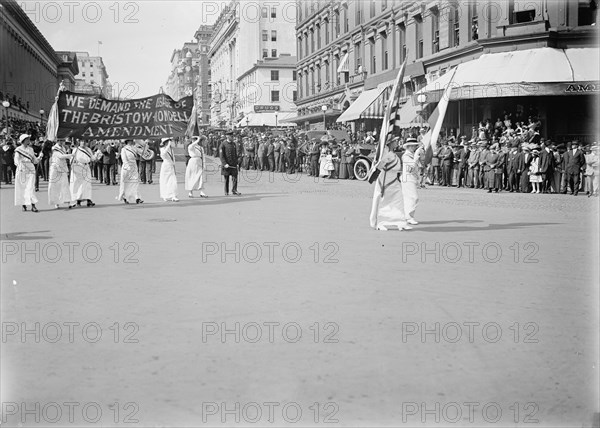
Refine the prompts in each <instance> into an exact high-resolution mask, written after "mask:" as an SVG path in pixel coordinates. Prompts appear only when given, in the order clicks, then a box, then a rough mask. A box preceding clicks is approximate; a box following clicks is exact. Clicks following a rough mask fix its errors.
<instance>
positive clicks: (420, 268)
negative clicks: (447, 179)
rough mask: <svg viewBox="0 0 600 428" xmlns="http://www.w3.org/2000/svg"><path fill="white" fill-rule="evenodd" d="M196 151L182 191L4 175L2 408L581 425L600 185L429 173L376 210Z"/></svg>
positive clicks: (151, 417)
mask: <svg viewBox="0 0 600 428" xmlns="http://www.w3.org/2000/svg"><path fill="white" fill-rule="evenodd" d="M210 168H211V171H210V172H209V173H208V184H207V194H208V195H209V196H210V198H209V199H199V198H198V199H188V198H187V193H186V192H185V191H184V190H183V171H184V167H183V164H182V165H181V166H180V167H179V169H178V171H179V173H178V176H179V181H180V198H181V202H179V203H165V202H162V201H161V200H160V199H159V194H158V192H159V191H158V184H157V182H158V178H156V181H155V184H153V185H143V186H141V188H142V196H143V198H144V200H145V201H146V202H145V203H144V204H143V205H142V206H136V205H124V204H122V203H119V202H118V201H116V200H115V196H116V195H117V192H118V188H117V187H116V186H105V185H100V184H94V200H95V202H96V203H97V206H96V207H94V208H77V209H73V210H65V209H61V210H51V209H50V207H49V206H48V205H47V196H46V192H45V190H46V184H45V183H42V188H41V189H40V192H39V193H38V195H39V197H40V199H41V200H40V204H39V205H38V207H39V208H40V213H38V214H34V213H31V212H27V213H22V212H21V211H20V208H17V207H14V206H13V205H12V203H13V190H12V186H4V185H3V187H2V190H1V191H0V196H1V202H2V220H1V234H2V235H1V239H2V259H3V260H2V276H1V280H2V282H1V284H2V289H1V297H2V303H1V305H2V306H1V309H2V322H3V324H2V334H3V336H2V352H1V358H2V374H3V377H4V378H3V379H2V387H3V390H2V391H1V393H2V402H3V406H4V409H3V411H4V415H3V418H4V419H5V421H4V422H5V423H6V425H7V426H17V425H19V424H22V425H23V426H34V425H38V426H48V425H53V426H82V425H84V426H85V425H92V422H96V425H100V424H102V425H103V426H112V425H117V426H124V425H125V426H133V425H134V424H131V423H129V424H128V422H136V421H137V424H138V425H139V426H162V425H172V426H202V425H204V426H231V425H236V424H239V425H253V426H281V425H289V426H315V425H320V426H333V425H342V426H374V425H375V426H388V425H394V426H421V425H428V426H448V425H453V426H496V427H504V426H514V425H527V426H532V425H533V426H540V427H541V426H544V427H545V426H576V427H581V426H584V427H588V426H592V424H593V423H594V422H593V421H594V418H597V412H598V367H597V365H596V362H597V361H598V345H599V344H598V325H599V319H598V310H597V308H598V300H599V293H598V282H597V279H598V256H599V254H598V199H593V198H592V199H588V198H586V197H585V196H581V195H580V196H579V197H577V198H575V197H573V196H563V195H521V194H510V193H506V192H504V193H500V194H491V195H490V194H487V193H485V192H483V191H475V190H470V189H469V190H465V189H448V188H439V187H430V188H428V189H426V190H423V191H421V193H420V194H421V204H420V206H419V208H418V211H417V216H416V217H417V219H418V220H419V221H421V224H420V225H418V226H416V227H415V229H414V230H412V231H404V232H397V231H388V232H378V231H374V230H372V229H370V228H369V224H368V223H369V222H368V217H369V211H370V207H371V197H372V187H371V186H369V185H368V184H366V183H363V182H356V181H327V180H316V179H312V178H311V177H306V176H294V177H288V176H282V175H281V174H268V173H263V174H262V175H261V176H257V175H256V172H253V171H251V172H246V171H243V172H242V176H241V177H240V186H239V190H240V191H241V192H242V193H243V196H241V197H231V196H230V197H225V196H223V190H222V187H223V186H222V181H221V177H220V175H218V173H217V168H216V164H215V163H211V164H210ZM36 323H39V324H37V325H36ZM100 334H101V336H100ZM36 341H37V342H36ZM7 403H8V404H7ZM11 403H12V404H11ZM69 403H75V404H69ZM36 406H37V407H36ZM28 411H29V412H30V413H29V414H28V413H27V412H28ZM36 417H37V418H39V423H38V424H36V420H35V418H36ZM70 418H71V419H70ZM22 419H25V422H24V423H23V422H22ZM596 423H597V422H596Z"/></svg>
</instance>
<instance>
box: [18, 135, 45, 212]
mask: <svg viewBox="0 0 600 428" xmlns="http://www.w3.org/2000/svg"><path fill="white" fill-rule="evenodd" d="M29 138H31V135H27V134H21V136H20V137H19V143H20V144H21V145H20V146H19V147H17V148H16V149H15V165H16V167H17V169H16V172H15V206H19V205H21V206H22V207H23V211H27V205H31V211H33V212H34V213H36V212H38V209H37V208H36V206H35V204H37V202H38V199H37V198H36V196H35V165H36V164H37V163H38V162H39V161H40V160H41V159H42V156H43V155H44V154H43V153H42V152H40V154H39V156H37V157H36V156H35V153H34V152H33V149H32V148H31V146H30V143H31V140H30V139H29Z"/></svg>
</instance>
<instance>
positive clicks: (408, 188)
mask: <svg viewBox="0 0 600 428" xmlns="http://www.w3.org/2000/svg"><path fill="white" fill-rule="evenodd" d="M418 146H419V142H418V141H417V139H416V138H414V137H409V138H407V139H406V142H405V143H404V145H403V147H404V149H405V152H404V154H403V155H402V180H401V181H402V196H403V200H404V214H405V216H406V222H407V223H408V224H419V222H417V221H416V220H415V219H414V216H415V210H416V209H417V205H418V204H419V195H418V194H417V186H418V183H419V160H418V158H417V157H416V156H415V151H416V149H417V147H418Z"/></svg>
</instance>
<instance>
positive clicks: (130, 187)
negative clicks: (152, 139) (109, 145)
mask: <svg viewBox="0 0 600 428" xmlns="http://www.w3.org/2000/svg"><path fill="white" fill-rule="evenodd" d="M125 143H126V145H125V146H124V147H123V148H122V149H121V162H122V163H123V164H122V166H121V181H120V184H119V196H117V200H118V201H123V202H124V203H126V204H129V201H130V200H131V201H132V202H133V201H135V203H136V204H143V203H144V201H142V198H141V197H140V192H139V188H140V175H139V172H138V167H137V159H138V156H139V152H138V151H137V150H136V148H135V143H134V141H133V140H127V141H125Z"/></svg>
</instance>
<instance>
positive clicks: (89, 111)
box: [57, 91, 194, 140]
mask: <svg viewBox="0 0 600 428" xmlns="http://www.w3.org/2000/svg"><path fill="white" fill-rule="evenodd" d="M57 106H58V120H59V125H58V132H57V137H58V138H67V137H74V138H81V139H90V140H119V139H142V138H164V137H179V136H183V135H184V134H185V132H186V129H187V127H188V122H189V120H190V117H191V114H192V108H193V106H194V101H193V98H192V97H191V96H189V97H185V98H182V99H180V100H179V101H174V100H173V99H172V98H171V97H169V96H167V95H164V94H159V95H154V96H152V97H148V98H141V99H135V100H107V99H105V98H103V97H101V96H100V95H87V94H78V93H74V92H69V91H61V92H60V94H59V96H58V102H57Z"/></svg>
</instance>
